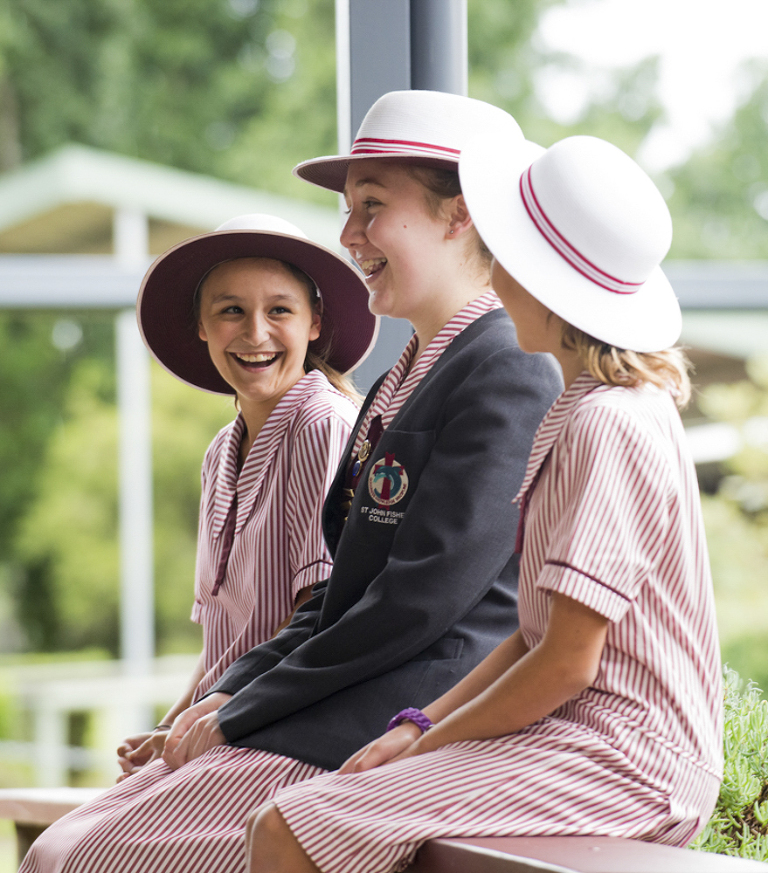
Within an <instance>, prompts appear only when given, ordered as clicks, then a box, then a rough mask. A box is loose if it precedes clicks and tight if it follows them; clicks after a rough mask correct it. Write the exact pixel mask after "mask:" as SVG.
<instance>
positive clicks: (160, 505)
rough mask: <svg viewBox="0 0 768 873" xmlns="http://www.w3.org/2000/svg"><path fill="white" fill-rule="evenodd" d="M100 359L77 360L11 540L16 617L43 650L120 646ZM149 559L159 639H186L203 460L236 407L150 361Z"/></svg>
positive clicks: (109, 406)
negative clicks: (16, 566) (18, 579)
mask: <svg viewBox="0 0 768 873" xmlns="http://www.w3.org/2000/svg"><path fill="white" fill-rule="evenodd" d="M110 378H111V376H110V372H109V369H108V368H105V367H104V366H103V365H100V364H98V362H95V361H92V360H91V361H83V362H81V364H80V365H79V366H78V367H77V368H76V370H75V372H74V374H73V377H72V382H71V385H70V388H69V392H68V396H67V401H66V404H65V410H64V420H63V422H62V423H61V425H60V426H59V427H58V428H57V429H56V430H55V432H54V434H53V435H52V437H51V439H50V442H49V444H48V449H47V453H46V456H45V458H44V460H43V463H42V468H41V475H40V477H39V480H38V481H39V486H38V491H37V495H36V500H35V501H34V503H33V504H32V505H31V508H30V511H29V512H28V513H27V514H26V515H25V516H24V518H23V519H22V521H21V524H20V528H19V534H18V540H17V549H18V554H19V555H20V556H21V557H22V558H23V559H24V561H25V563H26V566H27V568H28V572H27V578H26V579H25V580H24V584H23V585H22V586H20V591H19V598H20V602H21V609H22V618H23V619H24V624H25V627H26V628H27V630H28V633H29V634H30V636H31V641H32V643H33V644H34V645H36V646H37V647H38V648H39V649H41V650H46V651H51V650H57V649H58V650H61V649H63V650H67V649H69V650H72V649H81V648H84V647H86V646H99V647H103V648H105V649H108V650H109V651H110V652H111V653H112V654H113V655H114V654H117V651H116V645H117V640H118V625H117V616H118V596H119V595H118V592H119V569H118V542H117V478H116V466H117V464H116V461H117V411H116V408H115V406H114V402H113V401H112V399H111V398H110V397H107V396H106V392H105V390H104V388H105V383H106V382H107V381H108V380H109V379H110ZM152 381H153V420H154V434H153V450H154V456H155V477H154V487H155V495H156V497H155V515H156V518H155V543H156V545H155V568H156V579H157V584H156V590H157V603H156V607H157V630H158V636H159V648H160V650H161V651H169V650H171V651H172V650H190V649H194V648H195V646H196V645H199V633H198V631H197V629H196V628H195V627H193V626H191V625H190V622H189V612H190V609H191V603H192V591H193V582H194V562H195V542H196V535H197V511H198V503H199V499H200V484H199V483H200V473H199V470H200V463H201V461H202V457H203V453H204V451H205V447H206V445H207V444H208V442H209V441H210V440H211V439H212V437H213V436H214V434H215V433H216V431H217V430H218V429H219V428H220V427H221V426H222V425H223V424H224V423H226V421H227V420H230V419H231V418H232V417H233V410H232V406H231V402H230V401H228V400H225V399H222V398H216V397H212V396H209V395H203V394H201V393H200V392H197V391H194V390H193V389H190V388H187V387H186V386H183V385H181V384H180V383H178V382H176V380H174V379H173V378H172V377H171V376H169V375H167V374H166V373H165V372H164V371H162V370H160V369H159V368H158V367H153V380H152Z"/></svg>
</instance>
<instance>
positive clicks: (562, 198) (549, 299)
mask: <svg viewBox="0 0 768 873" xmlns="http://www.w3.org/2000/svg"><path fill="white" fill-rule="evenodd" d="M459 175H460V178H461V185H462V190H463V192H464V197H465V199H466V202H467V207H468V208H469V212H470V215H471V216H472V220H473V222H474V224H475V226H476V227H477V229H478V232H479V233H480V236H481V237H482V238H483V240H484V242H485V244H486V245H487V246H488V248H489V249H490V250H491V252H492V253H493V256H494V258H496V260H497V261H498V262H499V263H500V264H501V266H502V267H504V269H505V270H506V271H507V272H508V273H509V274H510V275H511V276H513V277H514V278H515V279H516V280H517V281H518V282H519V283H520V284H521V285H522V286H523V287H524V288H525V289H526V290H527V291H528V292H529V293H530V294H532V295H533V296H534V297H536V298H537V299H538V300H539V301H541V302H542V303H543V304H544V305H545V306H546V307H547V308H548V309H551V310H552V311H553V312H554V313H555V314H557V315H559V316H560V317H561V318H562V319H564V320H565V321H567V322H569V323H570V324H572V325H574V326H575V327H578V328H579V329H581V330H583V331H585V332H586V333H588V334H590V335H591V336H594V337H595V338H596V339H599V340H602V341H603V342H605V343H608V344H609V345H613V346H617V347H619V348H623V349H631V350H633V351H638V352H655V351H660V350H662V349H666V348H669V347H670V346H671V345H673V344H674V343H675V342H676V341H677V339H678V338H679V336H680V330H681V327H682V317H681V313H680V305H679V304H678V302H677V298H676V297H675V294H674V291H673V290H672V286H671V285H670V283H669V281H668V280H667V278H666V276H665V275H664V273H663V272H662V270H661V267H660V266H659V265H660V264H661V261H662V260H663V258H664V256H665V255H666V253H667V251H668V250H669V246H670V243H671V242H672V220H671V218H670V215H669V210H668V209H667V205H666V203H665V202H664V199H663V197H662V196H661V194H660V193H659V191H658V189H657V188H656V186H655V185H654V184H653V182H652V181H651V180H650V178H649V177H648V176H647V175H646V173H645V172H644V171H643V170H642V169H641V168H640V167H639V166H638V165H637V164H636V163H635V162H634V161H633V160H632V159H631V158H630V157H629V156H628V155H626V154H624V152H622V151H621V149H618V148H617V147H616V146H614V145H612V144H611V143H608V142H606V141H605V140H601V139H597V138H596V137H591V136H573V137H568V138H567V139H564V140H561V141H560V142H558V143H556V144H555V145H553V146H552V147H551V148H549V149H547V150H546V152H544V154H542V155H541V157H539V158H537V159H536V160H535V161H533V163H531V164H530V166H525V165H521V163H520V161H519V160H518V159H517V155H516V154H515V148H514V142H512V141H509V140H505V138H504V137H496V138H495V139H493V140H489V139H487V138H482V139H481V138H476V139H475V140H473V142H472V143H470V144H468V145H467V146H466V147H465V149H464V151H463V152H462V156H461V162H460V164H459Z"/></svg>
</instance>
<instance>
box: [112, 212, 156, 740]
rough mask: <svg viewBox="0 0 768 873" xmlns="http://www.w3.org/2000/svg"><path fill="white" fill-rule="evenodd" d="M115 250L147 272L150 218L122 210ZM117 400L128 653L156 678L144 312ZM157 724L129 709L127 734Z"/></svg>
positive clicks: (129, 322) (124, 352)
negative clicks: (142, 321)
mask: <svg viewBox="0 0 768 873" xmlns="http://www.w3.org/2000/svg"><path fill="white" fill-rule="evenodd" d="M113 229H114V251H115V257H116V259H117V261H118V263H119V264H120V266H122V267H125V268H126V269H136V268H137V267H139V268H141V267H143V266H145V265H146V263H147V260H148V237H149V234H148V227H147V219H146V216H145V215H143V214H142V213H140V212H138V211H134V210H118V211H117V212H116V213H115V218H114V226H113ZM115 332H116V343H117V402H118V409H119V418H120V427H119V430H120V438H119V455H120V460H119V470H120V476H119V483H120V486H119V487H120V501H119V514H120V654H121V657H122V659H123V664H124V668H125V670H126V672H127V673H130V674H134V675H140V674H146V673H149V672H150V670H151V667H152V660H153V657H154V628H155V621H154V580H153V547H152V439H151V411H150V410H151V396H150V383H149V379H150V372H149V358H148V355H147V352H146V349H145V348H144V344H143V343H142V341H141V336H140V335H139V330H138V327H137V324H136V313H135V312H134V310H133V309H127V310H124V311H123V312H121V313H119V314H118V316H117V319H116V324H115ZM150 726H151V715H150V711H149V707H141V706H131V705H130V704H129V705H128V707H127V711H126V723H125V725H124V730H125V734H124V735H127V734H128V732H132V731H136V730H142V729H146V728H147V727H150Z"/></svg>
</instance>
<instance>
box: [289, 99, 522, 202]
mask: <svg viewBox="0 0 768 873" xmlns="http://www.w3.org/2000/svg"><path fill="white" fill-rule="evenodd" d="M497 129H500V130H501V131H506V135H507V136H508V137H509V138H510V140H514V141H515V142H516V143H518V144H519V145H520V146H521V147H523V146H524V144H525V138H524V137H523V132H522V131H521V130H520V126H519V125H518V124H517V122H516V121H515V120H514V118H512V116H511V115H509V113H507V112H505V111H504V110H503V109H499V108H498V106H492V105H491V104H490V103H484V102H483V101H482V100H473V99H472V98H471V97H462V96H460V95H458V94H446V93H444V92H443V91H390V92H389V93H388V94H384V95H383V96H382V97H379V99H378V100H377V101H376V102H375V103H374V104H373V106H371V108H370V109H369V110H368V113H367V114H366V116H365V118H364V119H363V122H362V124H361V125H360V130H358V132H357V136H356V137H355V141H354V143H353V144H352V149H351V151H350V154H348V155H327V156H325V157H321V158H313V159H312V160H310V161H304V162H303V163H301V164H298V166H296V167H294V169H293V173H294V175H295V176H298V177H299V178H300V179H305V180H306V181H307V182H311V183H312V184H313V185H317V186H319V187H320V188H327V189H329V190H331V191H338V192H342V191H343V190H344V184H345V182H346V179H347V169H348V168H349V165H350V164H351V163H352V162H353V161H360V160H366V159H369V158H389V159H393V160H397V161H403V162H405V163H413V164H419V165H421V166H431V167H449V168H453V169H456V166H457V165H458V162H459V155H460V153H461V150H462V148H463V147H464V145H465V144H466V143H467V141H468V140H469V139H471V138H472V137H473V136H474V135H476V134H477V133H478V132H483V133H484V134H485V135H487V136H494V135H495V132H496V130H497Z"/></svg>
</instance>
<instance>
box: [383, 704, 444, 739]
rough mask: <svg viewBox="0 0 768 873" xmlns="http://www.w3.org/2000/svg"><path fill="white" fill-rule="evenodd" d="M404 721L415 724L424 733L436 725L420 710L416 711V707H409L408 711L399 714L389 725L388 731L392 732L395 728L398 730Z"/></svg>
mask: <svg viewBox="0 0 768 873" xmlns="http://www.w3.org/2000/svg"><path fill="white" fill-rule="evenodd" d="M404 721H411V722H413V723H414V724H415V725H416V727H417V728H418V729H419V730H420V731H421V732H422V733H425V732H426V731H428V730H429V729H430V728H431V727H434V724H433V723H432V721H430V718H429V716H427V715H424V713H423V712H422V711H421V710H420V709H416V707H415V706H409V707H408V709H404V710H402V712H398V714H397V715H396V716H395V717H394V718H393V719H392V721H390V723H389V724H388V725H387V730H388V731H391V730H392V729H393V728H396V727H397V726H398V725H399V724H400V723H401V722H404Z"/></svg>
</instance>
